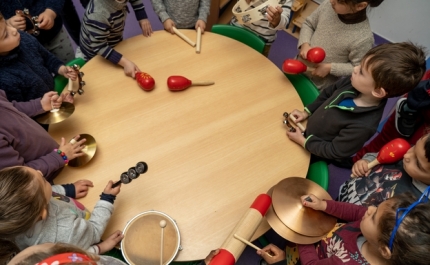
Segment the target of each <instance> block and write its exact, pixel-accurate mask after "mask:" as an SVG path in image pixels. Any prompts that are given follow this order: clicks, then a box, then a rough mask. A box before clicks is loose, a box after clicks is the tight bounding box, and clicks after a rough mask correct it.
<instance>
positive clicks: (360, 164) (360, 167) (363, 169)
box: [352, 159, 370, 177]
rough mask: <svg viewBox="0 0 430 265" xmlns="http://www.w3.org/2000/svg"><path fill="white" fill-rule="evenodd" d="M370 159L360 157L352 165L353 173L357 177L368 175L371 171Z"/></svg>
mask: <svg viewBox="0 0 430 265" xmlns="http://www.w3.org/2000/svg"><path fill="white" fill-rule="evenodd" d="M368 164H369V161H367V160H366V159H360V160H358V161H357V162H355V164H354V165H353V166H352V174H354V176H356V177H363V176H366V177H367V176H368V175H369V173H370V170H369V166H368Z"/></svg>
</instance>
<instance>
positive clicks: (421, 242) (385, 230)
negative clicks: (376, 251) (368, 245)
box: [378, 192, 430, 265]
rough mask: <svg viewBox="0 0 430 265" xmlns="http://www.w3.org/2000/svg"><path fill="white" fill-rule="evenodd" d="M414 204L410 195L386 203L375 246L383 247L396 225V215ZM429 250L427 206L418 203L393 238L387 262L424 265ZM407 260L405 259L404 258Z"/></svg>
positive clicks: (429, 227)
mask: <svg viewBox="0 0 430 265" xmlns="http://www.w3.org/2000/svg"><path fill="white" fill-rule="evenodd" d="M415 201H416V198H415V197H414V196H413V195H412V194H411V193H410V192H408V193H403V194H400V195H396V196H394V197H393V198H391V199H389V200H388V201H387V203H389V206H388V208H387V210H385V211H384V213H383V214H382V215H381V218H380V219H379V224H378V229H379V231H380V234H379V238H378V241H379V244H380V245H381V246H387V247H388V244H389V241H390V237H391V233H392V231H393V228H394V226H395V222H396V211H397V209H399V208H407V207H409V206H410V205H411V204H412V203H414V202H415ZM429 249H430V203H429V202H426V203H420V204H418V205H417V206H415V207H414V208H413V209H412V210H411V211H410V212H409V213H408V214H407V215H406V217H405V218H404V219H403V221H402V222H401V224H400V226H399V229H398V230H397V233H396V235H395V237H394V242H393V248H392V251H391V258H390V260H389V262H390V264H392V265H421V264H422V265H424V264H428V262H429V261H428V259H429ZM405 257H407V258H405Z"/></svg>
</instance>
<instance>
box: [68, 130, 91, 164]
mask: <svg viewBox="0 0 430 265" xmlns="http://www.w3.org/2000/svg"><path fill="white" fill-rule="evenodd" d="M80 136H81V137H80V138H79V140H81V139H87V140H86V141H85V143H84V144H85V148H84V149H82V152H83V153H84V154H85V155H83V156H80V157H77V158H75V159H73V160H70V161H69V166H71V167H80V166H83V165H85V164H86V163H88V162H90V160H91V159H92V158H93V157H94V155H95V154H96V150H97V143H96V140H95V139H94V137H92V136H91V135H89V134H80Z"/></svg>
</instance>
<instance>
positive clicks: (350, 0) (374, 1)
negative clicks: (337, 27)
mask: <svg viewBox="0 0 430 265" xmlns="http://www.w3.org/2000/svg"><path fill="white" fill-rule="evenodd" d="M383 1H384V0H330V3H331V6H332V7H333V9H334V11H335V12H336V13H337V14H339V15H346V14H352V13H357V12H358V11H361V10H363V9H366V8H367V7H377V6H379V5H380V4H381V3H382V2H383Z"/></svg>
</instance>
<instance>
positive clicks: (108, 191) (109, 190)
mask: <svg viewBox="0 0 430 265" xmlns="http://www.w3.org/2000/svg"><path fill="white" fill-rule="evenodd" d="M112 185H113V181H112V180H109V182H108V184H107V185H106V188H105V189H104V191H103V193H104V194H110V195H115V196H116V195H118V193H119V192H120V190H121V184H119V185H118V186H116V187H115V188H112Z"/></svg>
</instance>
